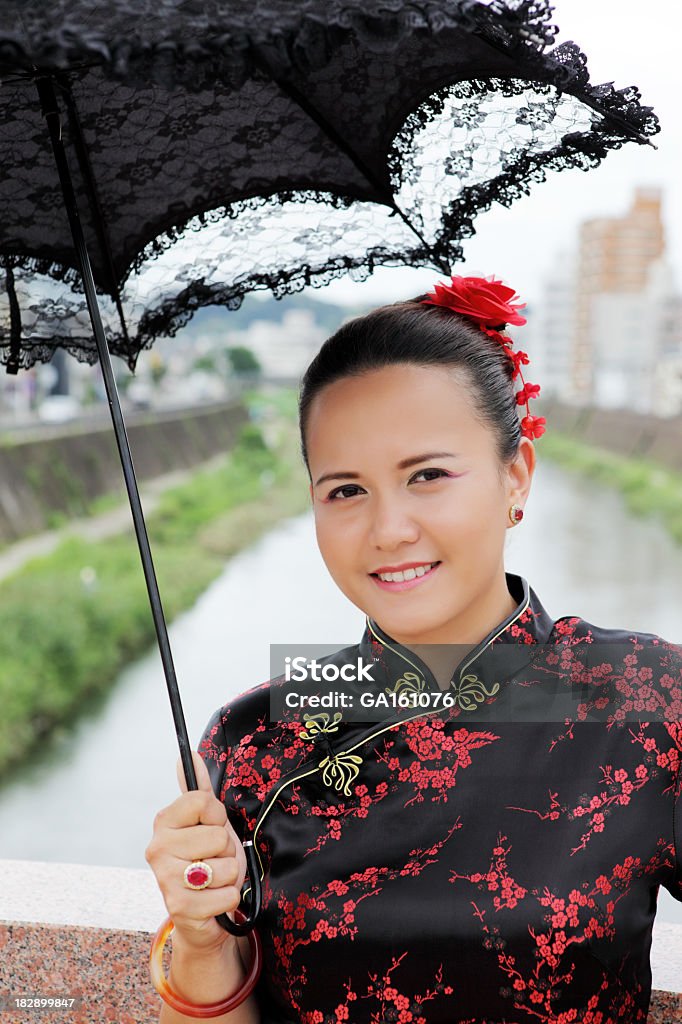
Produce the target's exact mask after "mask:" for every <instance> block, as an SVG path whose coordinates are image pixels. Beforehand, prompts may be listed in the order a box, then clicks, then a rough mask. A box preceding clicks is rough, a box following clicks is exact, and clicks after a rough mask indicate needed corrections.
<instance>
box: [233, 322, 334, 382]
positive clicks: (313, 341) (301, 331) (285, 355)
mask: <svg viewBox="0 0 682 1024" xmlns="http://www.w3.org/2000/svg"><path fill="white" fill-rule="evenodd" d="M326 337H327V331H325V330H324V328H323V327H321V326H320V325H319V324H318V323H317V321H316V319H315V316H314V314H313V313H312V312H311V311H310V310H307V309H288V310H286V312H285V313H284V315H283V316H282V320H281V322H280V323H276V322H274V321H272V320H253V321H252V322H251V323H250V324H249V326H248V328H247V329H246V330H245V331H240V332H235V331H231V332H230V335H229V341H230V344H231V345H244V346H245V347H246V348H250V349H251V351H252V352H253V354H254V355H255V356H256V358H257V359H258V361H259V362H260V364H261V366H262V368H263V373H264V375H265V376H266V377H300V376H301V375H302V374H303V372H304V370H305V369H306V367H307V366H308V363H310V361H311V360H312V358H313V356H314V355H316V353H317V352H318V350H319V348H320V346H321V345H322V343H323V341H324V340H325V338H326Z"/></svg>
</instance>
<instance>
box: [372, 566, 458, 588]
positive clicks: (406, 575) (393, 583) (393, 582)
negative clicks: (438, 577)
mask: <svg viewBox="0 0 682 1024" xmlns="http://www.w3.org/2000/svg"><path fill="white" fill-rule="evenodd" d="M440 564H441V563H440V562H432V563H430V564H429V563H426V564H425V565H424V566H418V568H419V569H420V570H421V569H422V568H424V569H425V572H424V573H422V575H421V576H419V575H417V574H416V572H415V570H414V569H406V570H405V571H404V572H397V573H382V574H381V575H382V576H397V577H398V578H397V579H383V580H382V579H381V578H380V576H379V574H378V573H376V572H371V573H370V574H369V575H370V576H371V577H372V579H373V580H374V582H375V583H376V585H377V586H378V587H381V589H382V590H394V591H398V590H411V589H412V588H413V587H418V586H419V584H420V583H423V582H424V580H426V579H428V578H429V577H430V576H433V574H434V573H435V571H436V569H437V568H438V566H439V565H440ZM427 566H428V568H427ZM410 577H411V578H410Z"/></svg>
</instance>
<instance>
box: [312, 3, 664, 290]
mask: <svg viewBox="0 0 682 1024" xmlns="http://www.w3.org/2000/svg"><path fill="white" fill-rule="evenodd" d="M679 16H680V15H679V5H678V2H677V0H648V2H647V3H646V4H643V3H642V2H641V0H640V2H637V3H635V0H556V2H555V4H554V22H555V24H557V25H558V26H559V34H558V36H557V38H556V43H559V42H565V41H567V40H573V41H574V42H576V43H577V44H578V45H579V46H580V48H581V49H582V50H583V52H584V53H585V54H586V56H587V59H588V67H589V69H590V81H591V82H592V83H593V84H599V83H601V82H608V81H613V83H614V85H615V87H616V88H623V87H624V86H629V85H633V84H635V85H637V86H638V87H639V89H640V92H641V94H642V103H643V104H645V105H646V106H651V107H653V108H654V111H655V112H656V114H657V115H658V117H659V119H660V122H661V131H660V132H659V134H658V135H656V136H654V137H653V139H652V141H653V143H654V144H655V145H656V146H657V147H658V148H657V149H652V148H651V147H650V146H642V145H639V144H637V143H635V142H628V143H626V144H625V145H624V146H623V148H622V149H620V150H617V151H615V152H611V153H609V154H608V155H607V157H606V158H605V160H604V161H603V162H602V164H601V165H600V166H599V167H597V168H594V169H591V170H589V171H579V170H565V171H561V172H560V173H557V172H553V173H551V174H550V175H549V176H548V179H547V180H546V181H544V182H539V183H536V184H534V185H533V186H532V189H531V193H530V195H529V196H526V197H524V198H522V199H519V200H517V201H516V202H515V203H514V204H513V206H511V207H510V208H509V209H506V208H505V207H502V206H500V205H499V204H498V205H494V206H493V207H492V208H491V210H489V211H488V212H487V213H484V214H481V215H480V216H479V217H478V218H477V220H476V222H475V226H476V235H475V236H474V237H473V238H471V239H468V240H465V241H464V255H465V262H464V263H461V264H458V265H457V268H456V270H455V272H456V273H461V274H466V275H468V274H477V275H478V274H480V275H482V276H487V275H489V274H493V273H494V274H495V275H496V276H497V277H502V278H503V279H504V280H505V281H506V282H507V283H508V284H509V285H511V286H513V287H514V288H515V289H516V290H517V292H518V293H519V294H520V295H521V297H522V298H523V299H526V300H528V301H531V302H532V301H534V300H536V299H537V298H538V296H539V294H540V290H541V284H542V277H543V273H544V269H545V268H546V267H547V265H548V263H550V262H551V261H552V260H553V259H554V258H555V257H556V255H557V253H559V252H560V251H561V250H563V249H568V248H570V247H571V246H573V245H574V243H575V240H576V238H577V230H578V225H579V224H580V222H581V221H582V220H584V219H586V218H589V217H594V216H620V215H621V214H623V213H625V212H626V210H627V209H628V207H629V205H630V202H631V199H632V196H633V194H634V190H635V188H636V187H637V186H638V185H644V186H658V187H660V188H662V190H663V197H664V220H665V226H666V237H667V245H668V258H669V259H670V261H671V263H672V266H673V269H674V274H675V280H676V282H677V285H678V287H679V284H680V268H681V267H682V188H681V184H680V182H681V179H682V109H681V108H682V103H681V101H680V94H681V93H682V52H681V51H680V47H679V37H678V31H677V27H676V26H677V24H678V21H679ZM437 279H439V278H438V274H437V272H435V273H434V271H431V270H424V269H422V270H410V269H397V270H395V269H388V268H378V269H377V270H376V271H375V272H374V274H373V275H372V276H371V277H370V278H369V279H368V280H367V281H366V282H362V283H360V284H356V283H354V282H352V281H350V280H344V279H341V280H339V281H337V282H332V283H331V284H329V285H328V286H327V287H326V288H322V289H318V290H316V291H315V292H314V294H315V295H316V296H317V297H319V298H321V299H322V298H324V299H328V300H329V301H335V302H336V301H340V302H366V303H375V302H376V303H379V302H384V301H391V300H394V299H399V298H402V297H405V296H408V295H413V294H415V293H417V292H419V291H422V290H426V289H427V288H429V287H431V285H432V284H433V282H434V280H437Z"/></svg>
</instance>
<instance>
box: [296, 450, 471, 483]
mask: <svg viewBox="0 0 682 1024" xmlns="http://www.w3.org/2000/svg"><path fill="white" fill-rule="evenodd" d="M457 457H458V456H457V453H456V452H426V453H425V454H424V455H410V456H409V457H408V458H407V459H401V460H400V462H398V463H397V465H396V469H409V468H410V466H416V465H417V464H418V463H419V462H428V461H429V459H456V458H457ZM359 476H360V474H359V473H351V472H350V471H346V472H343V471H339V472H338V473H325V474H324V476H321V477H320V478H319V480H316V481H315V487H319V486H320V484H323V483H324V482H325V480H357V479H358V478H359Z"/></svg>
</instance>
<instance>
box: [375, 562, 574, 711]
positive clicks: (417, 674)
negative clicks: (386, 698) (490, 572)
mask: <svg viewBox="0 0 682 1024" xmlns="http://www.w3.org/2000/svg"><path fill="white" fill-rule="evenodd" d="M505 577H506V580H507V589H508V590H509V593H510V594H511V595H512V597H513V598H515V599H516V601H517V605H516V608H515V609H514V611H513V612H512V613H511V615H509V616H507V618H506V619H504V620H503V621H502V622H500V623H498V624H497V625H496V626H495V627H494V628H493V629H492V630H491V631H490V632H489V633H488V635H487V636H485V637H484V638H483V640H481V642H480V643H479V644H477V646H476V647H475V648H474V650H472V651H469V652H468V653H467V654H466V656H465V657H464V658H462V659H461V660H460V662H459V664H458V665H457V667H456V668H455V670H454V671H453V675H452V678H451V680H450V689H449V692H450V693H452V694H454V696H455V699H456V701H457V703H458V705H459V707H460V708H461V709H462V710H464V711H466V710H475V709H476V708H477V707H478V706H479V704H480V703H481V702H482V701H484V700H485V701H487V700H488V699H493V698H494V697H495V695H496V694H497V693H498V692H499V689H500V684H499V682H498V680H499V678H500V671H501V668H502V669H503V671H504V676H505V677H508V676H509V675H510V673H513V672H514V671H517V670H518V669H520V668H522V667H523V666H524V665H526V664H527V663H528V662H529V661H530V658H531V655H530V653H529V650H528V648H529V646H530V645H534V644H545V643H547V642H548V641H549V637H550V634H551V632H552V628H553V626H554V620H553V619H552V617H551V616H550V615H549V613H548V612H547V611H546V610H545V608H544V607H543V605H542V604H541V602H540V599H539V598H538V596H537V594H536V593H535V591H534V590H533V588H532V587H531V586H529V584H528V582H527V580H525V579H524V578H523V577H522V576H517V575H516V574H515V573H509V572H507V573H505ZM500 648H502V649H500ZM360 653H361V656H362V659H363V661H364V662H370V661H371V662H373V663H374V665H375V670H373V673H372V675H373V677H374V679H375V681H376V683H375V685H376V687H377V689H378V690H380V691H386V692H391V693H392V692H403V691H412V692H414V691H417V692H421V691H423V690H425V689H426V690H439V689H440V687H439V685H438V682H437V680H436V678H435V677H434V675H433V673H432V672H431V670H430V669H429V667H428V666H427V665H426V664H425V662H423V661H422V659H421V658H420V657H419V656H418V655H417V654H415V653H414V651H412V650H411V649H410V648H409V647H406V646H404V645H403V644H400V643H398V641H397V640H394V639H393V638H392V637H391V636H390V635H389V634H388V633H386V632H385V630H383V629H381V627H380V626H379V625H378V624H377V623H376V622H375V621H374V620H373V619H370V618H369V616H367V618H366V620H365V630H364V634H363V637H362V640H361V641H360ZM455 657H456V655H455ZM496 677H497V678H496Z"/></svg>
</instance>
